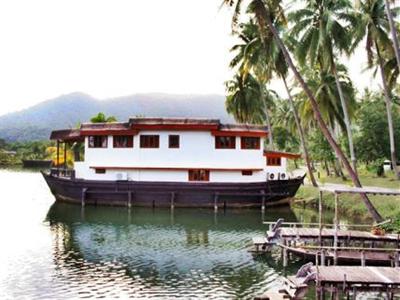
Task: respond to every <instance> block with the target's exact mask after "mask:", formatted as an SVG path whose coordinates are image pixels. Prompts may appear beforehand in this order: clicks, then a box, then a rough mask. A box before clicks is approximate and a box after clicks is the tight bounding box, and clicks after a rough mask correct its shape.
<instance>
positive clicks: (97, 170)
mask: <svg viewBox="0 0 400 300" xmlns="http://www.w3.org/2000/svg"><path fill="white" fill-rule="evenodd" d="M94 171H95V173H96V174H106V169H95V170H94Z"/></svg>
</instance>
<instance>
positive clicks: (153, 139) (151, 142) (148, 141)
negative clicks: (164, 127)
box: [140, 135, 160, 148]
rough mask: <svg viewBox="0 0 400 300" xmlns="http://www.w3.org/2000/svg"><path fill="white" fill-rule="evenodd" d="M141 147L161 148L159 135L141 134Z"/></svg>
mask: <svg viewBox="0 0 400 300" xmlns="http://www.w3.org/2000/svg"><path fill="white" fill-rule="evenodd" d="M140 148H160V136H159V135H141V136H140Z"/></svg>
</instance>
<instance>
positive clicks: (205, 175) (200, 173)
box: [189, 170, 210, 181]
mask: <svg viewBox="0 0 400 300" xmlns="http://www.w3.org/2000/svg"><path fill="white" fill-rule="evenodd" d="M189 181H210V171H209V170H189Z"/></svg>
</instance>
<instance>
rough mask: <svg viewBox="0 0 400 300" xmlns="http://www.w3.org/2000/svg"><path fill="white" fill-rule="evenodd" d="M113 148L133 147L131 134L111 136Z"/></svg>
mask: <svg viewBox="0 0 400 300" xmlns="http://www.w3.org/2000/svg"><path fill="white" fill-rule="evenodd" d="M113 147H114V148H133V136H132V135H114V136H113Z"/></svg>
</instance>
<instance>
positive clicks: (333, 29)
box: [288, 0, 357, 171]
mask: <svg viewBox="0 0 400 300" xmlns="http://www.w3.org/2000/svg"><path fill="white" fill-rule="evenodd" d="M288 18H289V20H290V21H291V22H292V23H293V24H294V25H293V27H292V29H291V35H293V37H294V38H295V39H297V40H298V47H297V48H296V54H297V55H296V56H297V58H298V59H299V63H300V64H301V65H303V66H304V65H305V62H307V63H309V65H311V66H314V65H315V64H316V62H317V61H318V64H319V67H320V68H327V69H329V70H330V71H331V72H332V73H333V75H334V76H335V82H336V87H337V90H338V94H339V99H340V103H341V107H342V110H343V115H344V121H345V124H346V128H345V131H346V132H347V139H348V143H349V150H350V157H351V161H352V164H353V169H354V171H357V163H356V156H355V151H354V145H353V134H352V130H351V123H350V116H349V112H348V101H349V99H348V98H346V97H345V95H344V92H343V88H342V86H341V84H340V80H339V75H338V68H337V62H336V55H335V54H342V53H346V54H349V53H350V49H351V41H352V34H351V31H350V30H349V29H348V27H349V26H350V25H351V26H353V25H354V24H355V22H356V20H355V18H354V14H353V13H352V6H351V4H350V1H348V0H341V1H336V0H307V1H306V5H305V7H304V8H302V9H298V10H296V11H294V12H292V13H290V14H289V16H288Z"/></svg>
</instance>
